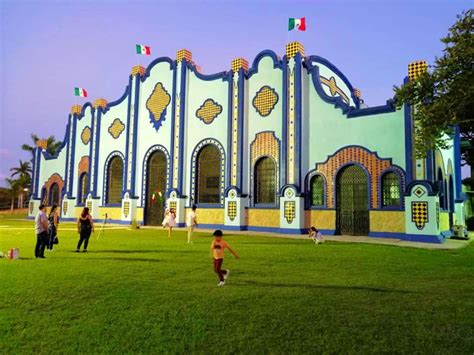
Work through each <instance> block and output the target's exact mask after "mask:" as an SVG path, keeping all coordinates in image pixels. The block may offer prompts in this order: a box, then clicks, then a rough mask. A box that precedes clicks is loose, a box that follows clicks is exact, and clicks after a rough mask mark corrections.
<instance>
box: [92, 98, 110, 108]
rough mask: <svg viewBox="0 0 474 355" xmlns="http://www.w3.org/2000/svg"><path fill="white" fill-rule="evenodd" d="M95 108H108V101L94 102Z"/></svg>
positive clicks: (98, 100)
mask: <svg viewBox="0 0 474 355" xmlns="http://www.w3.org/2000/svg"><path fill="white" fill-rule="evenodd" d="M92 106H94V108H97V107H101V108H103V109H104V108H106V107H107V100H106V99H97V100H95V101H94V105H92Z"/></svg>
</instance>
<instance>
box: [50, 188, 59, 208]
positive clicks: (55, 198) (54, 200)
mask: <svg viewBox="0 0 474 355" xmlns="http://www.w3.org/2000/svg"><path fill="white" fill-rule="evenodd" d="M48 202H49V205H50V206H52V205H59V186H58V184H56V183H54V184H52V185H51V187H50V188H49V201H48Z"/></svg>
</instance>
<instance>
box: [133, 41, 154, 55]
mask: <svg viewBox="0 0 474 355" xmlns="http://www.w3.org/2000/svg"><path fill="white" fill-rule="evenodd" d="M135 47H136V48H137V54H143V55H150V54H151V49H150V47H148V46H144V45H142V44H137V45H136V46H135Z"/></svg>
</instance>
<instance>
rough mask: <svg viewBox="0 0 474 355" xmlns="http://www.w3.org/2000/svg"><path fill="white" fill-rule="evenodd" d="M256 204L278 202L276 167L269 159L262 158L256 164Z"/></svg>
mask: <svg viewBox="0 0 474 355" xmlns="http://www.w3.org/2000/svg"><path fill="white" fill-rule="evenodd" d="M254 181H255V189H254V191H255V192H254V194H255V198H254V202H255V203H256V204H257V203H265V204H274V203H275V201H276V165H275V162H274V161H273V159H271V158H269V157H263V158H260V159H259V160H258V161H257V162H256V163H255V174H254Z"/></svg>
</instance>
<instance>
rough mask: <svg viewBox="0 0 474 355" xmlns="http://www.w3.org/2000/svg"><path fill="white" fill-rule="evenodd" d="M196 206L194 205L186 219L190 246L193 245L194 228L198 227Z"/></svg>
mask: <svg viewBox="0 0 474 355" xmlns="http://www.w3.org/2000/svg"><path fill="white" fill-rule="evenodd" d="M196 208H197V207H196V205H193V207H192V208H191V212H188V215H187V217H186V225H187V226H188V244H191V243H192V242H193V241H192V237H193V230H194V227H197V226H198V224H197V217H196Z"/></svg>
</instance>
